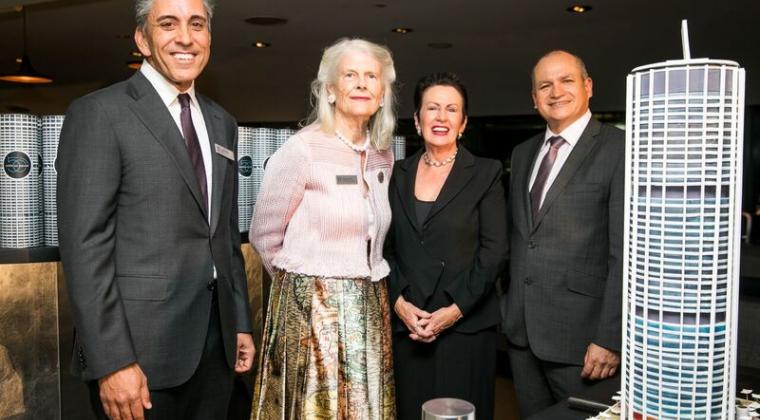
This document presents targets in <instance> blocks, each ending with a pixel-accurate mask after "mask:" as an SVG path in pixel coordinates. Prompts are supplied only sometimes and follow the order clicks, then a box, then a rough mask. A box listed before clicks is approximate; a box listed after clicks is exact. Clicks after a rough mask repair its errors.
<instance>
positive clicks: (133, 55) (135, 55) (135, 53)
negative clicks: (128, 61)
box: [129, 51, 143, 58]
mask: <svg viewBox="0 0 760 420" xmlns="http://www.w3.org/2000/svg"><path fill="white" fill-rule="evenodd" d="M129 55H131V56H132V57H136V58H143V55H142V53H140V51H132V52H131V53H129Z"/></svg>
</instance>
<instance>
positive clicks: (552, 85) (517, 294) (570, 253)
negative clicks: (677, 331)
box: [504, 51, 625, 417]
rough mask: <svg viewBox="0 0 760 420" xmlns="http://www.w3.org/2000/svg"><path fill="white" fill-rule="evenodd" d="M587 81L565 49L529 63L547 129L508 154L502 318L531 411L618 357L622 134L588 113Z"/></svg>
mask: <svg viewBox="0 0 760 420" xmlns="http://www.w3.org/2000/svg"><path fill="white" fill-rule="evenodd" d="M591 95H592V82H591V78H590V77H589V76H588V74H587V73H586V68H585V65H584V64H583V61H581V59H580V58H578V57H576V56H574V55H572V54H570V53H567V52H565V51H552V52H550V53H548V54H546V55H545V56H543V57H542V58H541V59H540V60H539V61H538V63H537V64H536V66H535V67H534V69H533V102H534V104H535V107H536V108H537V109H538V112H539V113H540V114H541V116H542V117H543V118H544V119H545V120H546V123H547V128H546V131H545V132H543V133H541V134H539V135H537V136H535V137H533V138H531V139H529V140H528V141H526V142H524V143H522V144H520V145H518V146H517V147H516V148H515V149H514V151H513V153H512V179H511V188H510V199H509V201H510V202H509V205H508V212H509V229H510V231H509V233H510V242H511V246H510V251H511V259H510V260H511V261H510V264H511V266H510V270H511V272H510V274H511V283H510V286H509V292H508V297H507V313H506V316H505V320H504V326H505V331H506V334H507V338H508V339H509V343H510V347H509V357H510V361H511V365H512V371H513V379H514V385H515V391H516V393H517V399H518V402H519V404H520V411H521V414H522V416H523V417H529V416H531V415H532V414H535V413H537V412H539V411H541V410H542V409H544V408H546V407H549V406H551V405H553V404H554V403H556V402H558V401H561V400H563V399H565V398H567V397H568V395H571V394H574V393H576V392H577V391H579V390H581V389H583V388H584V387H586V386H588V385H589V384H590V383H592V381H594V380H599V379H603V378H607V377H610V376H613V375H614V374H615V372H616V371H617V368H618V365H619V363H620V357H619V351H620V344H621V335H620V330H621V305H622V303H621V290H622V255H621V254H622V248H623V239H622V231H623V188H624V187H623V173H624V169H625V168H624V166H625V165H624V162H625V161H624V146H625V141H624V135H623V132H622V131H620V130H618V129H617V128H615V127H612V126H610V125H606V124H601V123H599V122H598V121H596V120H595V119H593V118H592V116H591V112H590V111H589V107H588V103H589V98H591Z"/></svg>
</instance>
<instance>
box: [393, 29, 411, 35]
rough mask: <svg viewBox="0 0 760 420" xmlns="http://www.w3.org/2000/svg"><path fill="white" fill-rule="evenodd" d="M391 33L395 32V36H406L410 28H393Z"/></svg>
mask: <svg viewBox="0 0 760 420" xmlns="http://www.w3.org/2000/svg"><path fill="white" fill-rule="evenodd" d="M391 32H395V33H397V34H408V33H409V32H412V28H393V29H391Z"/></svg>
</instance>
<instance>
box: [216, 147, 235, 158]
mask: <svg viewBox="0 0 760 420" xmlns="http://www.w3.org/2000/svg"><path fill="white" fill-rule="evenodd" d="M214 150H216V153H218V154H220V155H222V156H224V157H226V158H227V159H229V160H231V161H233V162H234V161H235V154H234V153H232V150H230V149H228V148H226V147H224V146H220V145H219V144H218V143H214Z"/></svg>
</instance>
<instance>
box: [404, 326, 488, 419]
mask: <svg viewBox="0 0 760 420" xmlns="http://www.w3.org/2000/svg"><path fill="white" fill-rule="evenodd" d="M393 346H394V347H393V355H394V357H393V362H394V364H393V369H394V373H395V380H396V407H397V413H396V414H397V418H398V419H399V420H419V418H420V416H421V413H422V404H423V403H425V401H428V400H431V399H433V398H459V399H462V400H466V401H469V402H470V403H472V404H473V405H475V416H476V418H478V419H484V420H486V419H493V403H494V387H495V381H496V327H493V328H489V329H487V330H483V331H478V332H476V333H472V334H465V333H459V332H456V331H451V330H449V331H446V332H444V333H443V334H441V335H440V336H438V338H437V339H436V340H435V341H434V342H432V343H429V344H425V343H420V342H417V341H414V340H411V339H410V338H409V337H408V334H394V336H393Z"/></svg>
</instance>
